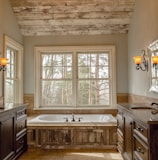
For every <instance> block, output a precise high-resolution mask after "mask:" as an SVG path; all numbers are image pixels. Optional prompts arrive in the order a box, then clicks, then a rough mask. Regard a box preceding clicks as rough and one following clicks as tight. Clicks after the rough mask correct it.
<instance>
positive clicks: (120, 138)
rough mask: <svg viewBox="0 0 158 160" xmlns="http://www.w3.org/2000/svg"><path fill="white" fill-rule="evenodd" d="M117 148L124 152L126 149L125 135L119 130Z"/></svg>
mask: <svg viewBox="0 0 158 160" xmlns="http://www.w3.org/2000/svg"><path fill="white" fill-rule="evenodd" d="M117 140H118V142H117V149H118V151H119V152H120V153H123V151H124V141H123V137H122V136H121V135H120V134H119V132H117Z"/></svg>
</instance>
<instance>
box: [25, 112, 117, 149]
mask: <svg viewBox="0 0 158 160" xmlns="http://www.w3.org/2000/svg"><path fill="white" fill-rule="evenodd" d="M111 116H112V115H111ZM75 117H76V115H75ZM80 117H81V115H80ZM112 117H113V116H112ZM113 118H114V117H113ZM76 119H77V121H76V122H74V121H73V122H71V121H70V122H66V120H64V122H60V123H53V122H52V123H42V122H40V123H39V124H37V123H30V121H29V120H28V124H27V126H28V131H27V133H28V136H27V137H28V138H27V139H28V147H30V148H42V149H111V150H116V149H117V146H116V143H117V121H116V119H115V118H114V119H113V120H114V121H111V122H108V123H101V122H95V123H94V122H84V123H83V122H79V121H78V118H76ZM81 120H82V119H81Z"/></svg>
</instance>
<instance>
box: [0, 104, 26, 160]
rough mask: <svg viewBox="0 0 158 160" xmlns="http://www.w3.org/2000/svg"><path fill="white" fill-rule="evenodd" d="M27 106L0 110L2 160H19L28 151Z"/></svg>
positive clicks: (0, 156)
mask: <svg viewBox="0 0 158 160" xmlns="http://www.w3.org/2000/svg"><path fill="white" fill-rule="evenodd" d="M26 118H27V114H26V105H13V106H12V107H9V109H5V110H0V160H14V159H17V157H19V156H20V155H21V153H23V152H24V151H25V150H26V146H27V139H26V133H27V132H26Z"/></svg>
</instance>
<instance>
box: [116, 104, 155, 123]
mask: <svg viewBox="0 0 158 160" xmlns="http://www.w3.org/2000/svg"><path fill="white" fill-rule="evenodd" d="M117 107H118V108H121V109H123V110H125V111H127V112H129V113H130V114H131V115H132V116H133V118H135V119H139V120H140V121H142V122H143V123H146V124H158V109H156V107H155V106H151V105H150V104H144V103H137V104H132V103H131V104H130V103H119V104H118V105H117ZM132 108H134V109H132ZM156 111H157V114H152V112H156Z"/></svg>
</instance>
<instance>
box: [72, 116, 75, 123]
mask: <svg viewBox="0 0 158 160" xmlns="http://www.w3.org/2000/svg"><path fill="white" fill-rule="evenodd" d="M72 122H75V116H74V114H72Z"/></svg>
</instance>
